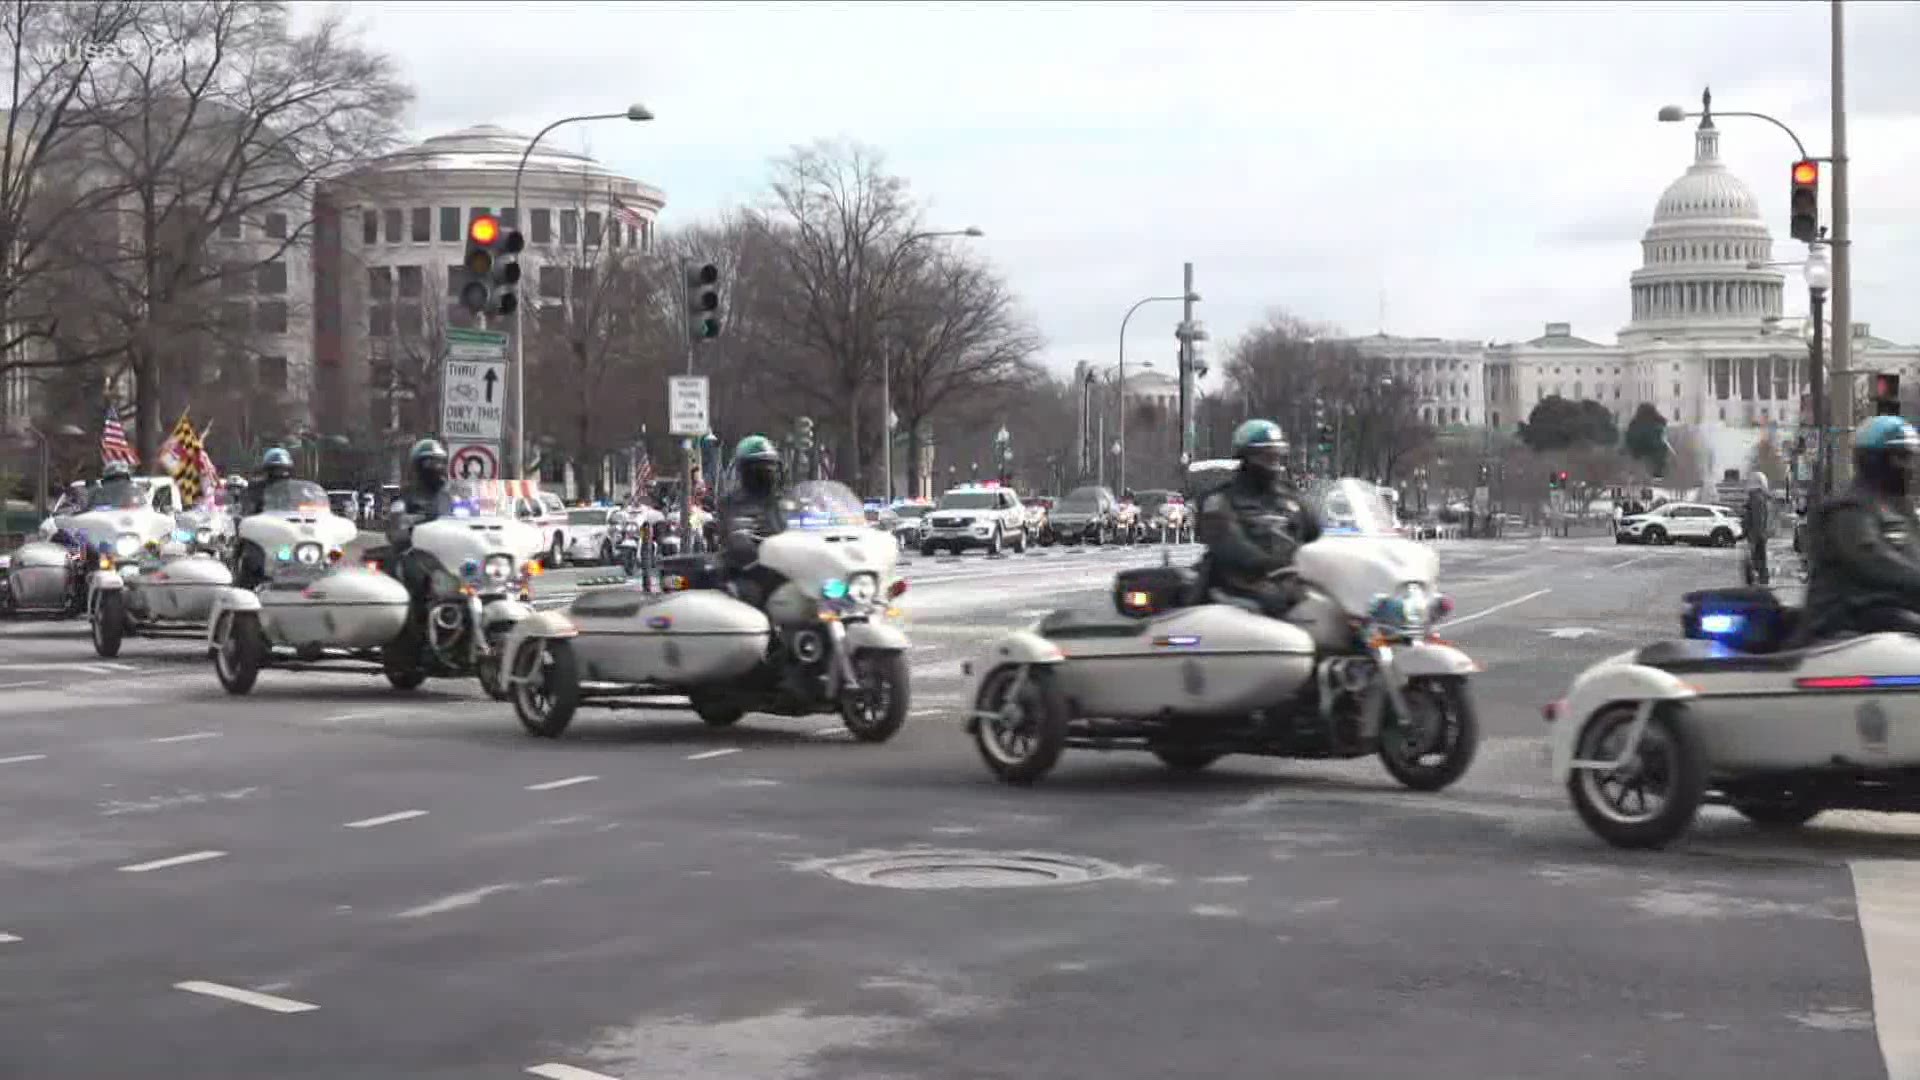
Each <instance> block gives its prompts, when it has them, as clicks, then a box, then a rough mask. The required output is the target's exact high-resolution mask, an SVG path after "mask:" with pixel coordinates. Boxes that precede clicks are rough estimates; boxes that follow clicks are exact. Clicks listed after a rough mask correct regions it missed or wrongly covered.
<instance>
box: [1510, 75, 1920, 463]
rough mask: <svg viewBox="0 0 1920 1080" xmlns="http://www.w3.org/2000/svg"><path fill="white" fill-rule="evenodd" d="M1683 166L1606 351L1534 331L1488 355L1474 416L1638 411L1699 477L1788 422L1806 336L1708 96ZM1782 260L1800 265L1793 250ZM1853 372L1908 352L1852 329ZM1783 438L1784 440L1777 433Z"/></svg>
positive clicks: (1902, 366)
mask: <svg viewBox="0 0 1920 1080" xmlns="http://www.w3.org/2000/svg"><path fill="white" fill-rule="evenodd" d="M1703 101H1704V102H1705V104H1706V107H1705V108H1704V109H1703V110H1702V111H1703V115H1702V117H1701V120H1700V126H1699V129H1698V130H1697V131H1696V132H1695V133H1694V160H1693V165H1692V166H1691V167H1690V168H1688V169H1687V171H1686V172H1685V173H1684V174H1682V175H1681V176H1680V178H1679V179H1677V180H1675V181H1674V182H1673V183H1672V184H1669V185H1668V186H1667V189H1666V191H1664V192H1662V193H1661V195H1660V199H1659V201H1658V202H1657V203H1656V204H1655V207H1654V213H1653V223H1652V225H1650V226H1649V227H1648V229H1647V231H1646V233H1645V235H1644V236H1643V237H1642V239H1641V242H1640V246H1641V265H1640V268H1639V269H1637V270H1635V271H1633V274H1632V276H1631V279H1630V280H1631V285H1630V294H1631V304H1632V307H1631V310H1632V316H1631V321H1629V322H1628V324H1627V325H1626V326H1625V327H1623V328H1621V330H1620V331H1619V343H1618V344H1615V345H1603V344H1596V343H1594V342H1591V341H1587V340H1585V339H1582V338H1579V337H1576V336H1574V334H1573V332H1572V327H1571V326H1570V325H1569V324H1567V323H1548V324H1547V327H1546V333H1545V334H1543V335H1542V336H1540V337H1538V338H1534V339H1533V340H1531V341H1526V342H1520V343H1515V344H1509V345H1498V346H1494V347H1493V348H1491V349H1489V350H1488V358H1487V368H1488V370H1487V379H1486V386H1487V392H1488V399H1489V404H1488V414H1489V416H1493V415H1504V416H1510V417H1512V419H1513V421H1515V422H1517V421H1521V420H1524V419H1526V416H1527V414H1528V413H1529V412H1531V411H1532V409H1533V407H1534V406H1535V405H1536V404H1538V403H1539V402H1540V401H1542V400H1544V399H1545V398H1547V397H1548V396H1550V395H1555V394H1557V395H1559V396H1561V397H1564V398H1567V399H1569V400H1574V401H1582V400H1592V401H1598V402H1600V403H1601V404H1602V405H1605V406H1606V407H1607V409H1608V410H1609V411H1610V412H1612V414H1613V416H1614V419H1615V421H1616V422H1617V423H1618V424H1619V425H1620V426H1621V427H1622V428H1624V427H1625V426H1626V424H1627V421H1628V420H1629V419H1631V418H1632V416H1633V413H1634V411H1635V410H1636V409H1637V408H1638V407H1639V405H1640V403H1642V402H1646V403H1649V404H1651V405H1653V407H1654V408H1656V409H1658V410H1659V411H1660V414H1661V415H1662V416H1664V417H1666V418H1667V421H1668V423H1669V424H1670V425H1672V426H1673V427H1674V428H1675V429H1685V430H1688V431H1691V432H1693V433H1695V434H1696V435H1697V436H1698V441H1699V445H1700V446H1701V448H1702V449H1703V450H1704V451H1705V452H1706V456H1707V458H1708V465H1709V468H1710V473H1709V475H1708V476H1704V477H1699V478H1695V479H1697V480H1698V481H1699V482H1705V481H1707V480H1708V479H1710V478H1712V477H1717V476H1719V475H1720V474H1721V472H1722V471H1723V470H1726V469H1742V470H1744V469H1745V467H1746V466H1747V463H1748V461H1749V459H1750V458H1751V456H1752V454H1753V450H1754V447H1755V446H1756V445H1758V443H1759V442H1760V441H1761V439H1762V437H1763V436H1764V435H1765V434H1766V433H1767V432H1768V431H1769V430H1770V429H1776V431H1777V428H1778V427H1780V426H1785V427H1786V428H1788V429H1792V428H1794V427H1796V426H1797V424H1798V422H1799V419H1798V418H1799V412H1800V405H1799V403H1800V398H1801V395H1802V394H1804V393H1806V392H1807V389H1808V387H1807V354H1808V342H1809V339H1810V337H1811V330H1812V328H1811V325H1810V323H1809V321H1808V320H1807V319H1806V318H1804V317H1797V318H1793V319H1788V318H1784V317H1783V312H1784V306H1785V305H1784V299H1785V289H1786V277H1785V275H1784V274H1783V273H1782V272H1781V271H1779V270H1777V269H1774V268H1772V267H1770V266H1768V265H1767V264H1768V263H1769V262H1771V261H1773V260H1774V258H1775V256H1774V252H1773V237H1772V234H1771V233H1770V232H1769V231H1768V229H1767V226H1766V222H1765V219H1764V217H1763V216H1762V214H1761V211H1760V206H1759V202H1758V200H1756V199H1755V198H1754V196H1753V191H1752V190H1751V189H1750V188H1748V187H1747V185H1746V183H1745V182H1744V181H1742V180H1741V179H1740V178H1739V177H1737V176H1735V175H1733V174H1732V173H1730V172H1728V171H1727V167H1726V166H1725V165H1724V164H1722V163H1721V161H1720V132H1719V130H1718V129H1717V128H1716V127H1715V125H1714V122H1713V111H1712V98H1711V96H1710V95H1709V96H1706V97H1705V98H1703ZM1795 247H1796V251H1795V253H1794V254H1793V255H1792V256H1790V258H1791V259H1795V260H1797V259H1800V258H1804V254H1802V253H1800V252H1799V251H1798V250H1797V249H1798V245H1795ZM1853 335H1854V336H1853V348H1854V359H1853V366H1854V368H1855V370H1860V371H1913V370H1915V368H1916V365H1920V349H1915V348H1912V347H1905V346H1897V345H1894V344H1893V343H1892V342H1887V341H1882V340H1880V339H1878V338H1875V337H1873V336H1872V335H1871V334H1870V333H1869V332H1868V327H1867V325H1866V324H1864V323H1855V324H1854V327H1853ZM1787 434H1788V435H1790V434H1791V430H1789V431H1788V432H1787Z"/></svg>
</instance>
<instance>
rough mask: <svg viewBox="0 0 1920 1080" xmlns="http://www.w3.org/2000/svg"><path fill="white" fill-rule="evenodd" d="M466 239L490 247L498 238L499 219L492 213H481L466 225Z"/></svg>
mask: <svg viewBox="0 0 1920 1080" xmlns="http://www.w3.org/2000/svg"><path fill="white" fill-rule="evenodd" d="M467 239H469V240H471V241H473V242H474V243H476V244H479V245H480V246H482V247H492V246H493V242H494V241H495V240H498V239H500V219H499V218H496V217H494V216H493V215H492V214H482V215H480V216H479V217H477V218H474V219H473V222H472V223H471V224H469V225H468V226H467Z"/></svg>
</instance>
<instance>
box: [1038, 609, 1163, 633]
mask: <svg viewBox="0 0 1920 1080" xmlns="http://www.w3.org/2000/svg"><path fill="white" fill-rule="evenodd" d="M1149 623H1150V620H1147V619H1130V618H1128V617H1126V616H1124V615H1115V614H1109V613H1107V612H1104V611H1091V612H1089V611H1055V612H1053V613H1051V614H1049V615H1048V616H1047V617H1046V618H1044V619H1041V620H1040V636H1041V637H1044V638H1090V637H1112V638H1124V637H1133V636H1135V635H1136V634H1142V633H1145V632H1146V629H1147V627H1148V625H1149Z"/></svg>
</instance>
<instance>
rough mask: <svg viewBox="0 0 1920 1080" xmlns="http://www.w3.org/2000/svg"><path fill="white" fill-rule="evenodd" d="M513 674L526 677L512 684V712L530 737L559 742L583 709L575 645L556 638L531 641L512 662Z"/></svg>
mask: <svg viewBox="0 0 1920 1080" xmlns="http://www.w3.org/2000/svg"><path fill="white" fill-rule="evenodd" d="M513 670H514V671H516V672H526V673H527V677H526V678H525V679H523V680H521V681H519V682H516V683H514V684H513V711H514V714H515V715H516V716H518V717H519V718H520V726H521V727H524V728H526V729H527V734H529V735H537V736H539V737H540V738H543V739H557V738H559V737H560V736H561V734H562V733H564V732H565V731H566V730H567V725H568V724H570V723H572V722H573V712H574V710H575V709H577V708H579V707H580V667H579V665H578V663H577V662H576V661H575V659H574V655H573V642H571V641H566V640H564V639H559V638H555V639H552V640H547V641H540V640H535V641H529V642H527V643H526V644H524V645H522V646H520V651H519V652H518V653H517V654H515V656H514V658H513Z"/></svg>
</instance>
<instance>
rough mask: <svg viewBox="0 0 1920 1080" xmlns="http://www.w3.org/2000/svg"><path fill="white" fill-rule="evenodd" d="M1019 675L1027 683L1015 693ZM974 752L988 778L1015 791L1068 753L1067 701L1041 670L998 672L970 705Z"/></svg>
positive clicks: (1050, 676) (1047, 672)
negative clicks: (978, 754)
mask: <svg viewBox="0 0 1920 1080" xmlns="http://www.w3.org/2000/svg"><path fill="white" fill-rule="evenodd" d="M1022 670H1024V671H1025V672H1026V674H1027V679H1026V682H1025V684H1024V685H1022V686H1021V687H1020V690H1019V693H1017V694H1016V693H1014V685H1015V682H1016V681H1017V680H1018V678H1019V675H1020V672H1021V671H1022ZM973 710H974V712H973V722H972V724H971V725H970V727H971V730H972V731H973V743H974V746H975V747H976V748H977V749H978V750H979V751H980V760H981V761H983V762H985V763H986V766H987V768H988V769H989V770H990V771H992V773H993V775H995V776H997V777H999V778H1000V779H1001V780H1003V781H1005V782H1007V783H1009V784H1015V785H1019V786H1025V785H1028V784H1032V783H1034V782H1035V781H1037V780H1039V779H1041V778H1042V777H1044V776H1046V775H1047V774H1048V773H1050V772H1052V771H1053V767H1054V765H1055V764H1057V763H1058V762H1059V760H1060V754H1061V751H1063V750H1065V749H1066V748H1067V724H1068V722H1069V720H1070V718H1071V713H1070V712H1069V710H1068V706H1067V699H1066V696H1065V695H1064V694H1062V693H1061V692H1060V688H1059V686H1058V685H1057V684H1056V683H1055V682H1054V680H1053V672H1052V671H1051V670H1050V669H1048V668H1045V667H1039V666H1030V667H1027V668H1024V669H1022V668H1020V667H1017V666H1011V665H1009V666H1006V667H1001V668H997V669H995V670H994V672H993V674H992V675H990V676H988V677H987V680H986V682H985V683H984V684H983V685H982V686H981V687H980V694H979V696H978V697H976V698H974V701H973Z"/></svg>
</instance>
